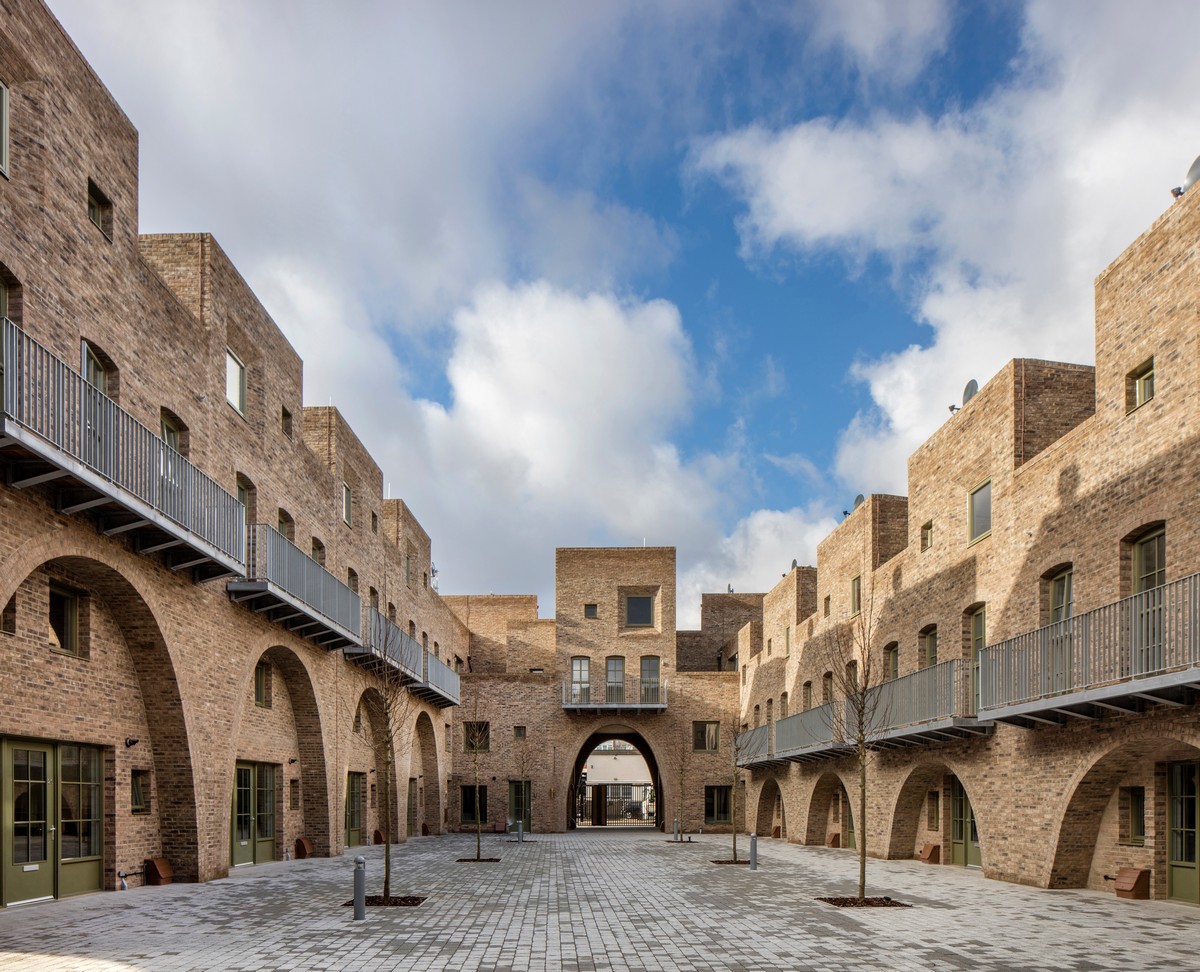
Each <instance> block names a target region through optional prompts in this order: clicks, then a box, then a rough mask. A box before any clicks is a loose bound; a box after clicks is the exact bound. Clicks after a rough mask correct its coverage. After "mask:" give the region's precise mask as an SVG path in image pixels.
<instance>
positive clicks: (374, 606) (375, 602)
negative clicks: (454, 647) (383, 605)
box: [367, 587, 436, 647]
mask: <svg viewBox="0 0 1200 972" xmlns="http://www.w3.org/2000/svg"><path fill="white" fill-rule="evenodd" d="M367 603H368V604H369V605H370V606H371V610H372V611H378V610H379V591H377V590H375V588H373V587H368V588H367ZM435 647H436V645H435Z"/></svg>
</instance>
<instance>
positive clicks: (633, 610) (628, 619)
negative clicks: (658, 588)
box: [625, 594, 654, 628]
mask: <svg viewBox="0 0 1200 972" xmlns="http://www.w3.org/2000/svg"><path fill="white" fill-rule="evenodd" d="M653 626H654V597H653V595H650V594H629V595H627V596H626V598H625V627H627V628H651V627H653Z"/></svg>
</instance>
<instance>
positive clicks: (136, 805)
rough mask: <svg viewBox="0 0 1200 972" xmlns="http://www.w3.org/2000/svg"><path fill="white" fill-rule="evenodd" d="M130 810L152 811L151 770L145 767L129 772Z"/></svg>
mask: <svg viewBox="0 0 1200 972" xmlns="http://www.w3.org/2000/svg"><path fill="white" fill-rule="evenodd" d="M129 811H130V812H131V813H149V812H150V771H149V770H144V769H135V770H130V772H129Z"/></svg>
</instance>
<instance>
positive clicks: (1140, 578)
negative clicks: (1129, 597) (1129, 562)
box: [1133, 529, 1167, 594]
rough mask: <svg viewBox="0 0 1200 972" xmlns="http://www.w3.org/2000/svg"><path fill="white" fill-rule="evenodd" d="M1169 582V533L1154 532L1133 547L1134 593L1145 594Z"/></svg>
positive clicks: (1163, 531) (1164, 531)
mask: <svg viewBox="0 0 1200 972" xmlns="http://www.w3.org/2000/svg"><path fill="white" fill-rule="evenodd" d="M1166 582H1167V532H1166V530H1164V529H1159V530H1154V531H1153V532H1151V533H1149V534H1147V535H1146V536H1144V537H1142V538H1141V539H1140V540H1138V541H1137V543H1135V544H1134V545H1133V593H1134V594H1143V593H1145V592H1146V591H1152V590H1154V588H1156V587H1162V586H1163V584H1165V583H1166Z"/></svg>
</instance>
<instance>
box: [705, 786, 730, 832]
mask: <svg viewBox="0 0 1200 972" xmlns="http://www.w3.org/2000/svg"><path fill="white" fill-rule="evenodd" d="M732 805H733V787H731V786H706V787H705V788H704V822H705V823H706V824H719V823H729V822H730V821H731V820H732V819H733V813H732V812H731V810H730V808H731V806H732Z"/></svg>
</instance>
